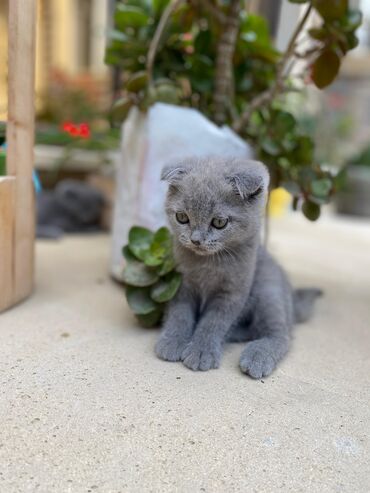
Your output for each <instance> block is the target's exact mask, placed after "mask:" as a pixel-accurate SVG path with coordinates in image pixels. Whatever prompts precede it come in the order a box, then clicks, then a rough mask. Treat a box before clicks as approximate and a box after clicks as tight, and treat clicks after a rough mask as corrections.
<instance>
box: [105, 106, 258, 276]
mask: <svg viewBox="0 0 370 493" xmlns="http://www.w3.org/2000/svg"><path fill="white" fill-rule="evenodd" d="M210 155H212V156H225V157H226V156H227V157H245V158H250V157H251V149H250V147H249V146H248V145H247V144H246V143H245V142H244V141H243V140H242V139H241V138H240V137H239V136H238V135H236V134H235V133H234V132H233V131H232V130H230V128H229V127H223V128H219V127H217V126H216V125H215V124H213V123H212V122H210V121H209V120H208V119H207V118H205V117H204V116H203V115H202V114H201V113H199V112H198V111H197V110H194V109H191V108H182V107H179V106H173V105H169V104H163V103H156V104H155V105H154V106H152V107H151V108H150V109H149V111H148V112H147V113H146V114H143V113H140V112H139V111H138V110H137V109H136V108H134V109H133V110H131V112H130V114H129V116H128V118H127V119H126V121H125V122H124V124H123V127H122V153H121V160H120V162H119V163H118V165H117V168H118V169H117V177H116V183H117V185H116V186H117V191H116V202H115V210H114V217H113V239H112V258H111V273H112V275H113V276H114V277H115V278H116V279H119V280H120V279H121V273H122V266H123V259H122V252H121V250H122V246H123V245H124V244H125V243H127V238H128V232H129V230H130V228H131V226H133V225H141V226H146V227H148V228H150V229H157V228H159V227H161V226H163V225H165V224H166V222H167V221H166V217H165V212H164V199H165V193H166V184H165V183H163V182H161V181H160V174H161V170H162V168H163V166H164V165H165V164H166V163H168V162H169V161H173V160H176V159H181V158H183V157H186V156H197V157H204V156H210Z"/></svg>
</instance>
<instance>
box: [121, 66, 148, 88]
mask: <svg viewBox="0 0 370 493" xmlns="http://www.w3.org/2000/svg"><path fill="white" fill-rule="evenodd" d="M147 83H148V74H147V72H146V71H145V70H140V71H139V72H136V73H135V74H132V75H131V77H130V78H129V79H128V81H127V82H126V84H125V88H126V89H127V90H128V91H130V92H139V91H141V90H142V89H145V87H146V85H147Z"/></svg>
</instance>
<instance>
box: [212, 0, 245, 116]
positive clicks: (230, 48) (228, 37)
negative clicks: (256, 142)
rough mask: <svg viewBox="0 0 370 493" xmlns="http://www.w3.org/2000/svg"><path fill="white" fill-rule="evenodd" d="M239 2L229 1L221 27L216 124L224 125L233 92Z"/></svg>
mask: <svg viewBox="0 0 370 493" xmlns="http://www.w3.org/2000/svg"><path fill="white" fill-rule="evenodd" d="M240 9H241V2H240V0H231V4H230V9H229V15H228V16H227V19H226V22H225V24H224V27H223V32H222V34H221V37H220V41H219V44H218V49H217V58H216V78H215V92H214V97H213V102H214V118H215V121H216V123H218V124H222V123H225V121H226V117H227V111H228V109H227V106H228V104H230V103H231V101H230V99H231V98H230V96H231V94H232V92H233V56H234V51H235V45H236V41H237V37H238V32H239V25H240V20H239V14H240Z"/></svg>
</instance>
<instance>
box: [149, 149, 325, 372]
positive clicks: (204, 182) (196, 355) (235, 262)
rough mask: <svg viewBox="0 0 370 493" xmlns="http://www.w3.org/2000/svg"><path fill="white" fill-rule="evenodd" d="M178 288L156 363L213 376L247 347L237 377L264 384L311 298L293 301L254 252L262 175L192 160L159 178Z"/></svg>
mask: <svg viewBox="0 0 370 493" xmlns="http://www.w3.org/2000/svg"><path fill="white" fill-rule="evenodd" d="M162 179H163V180H166V181H167V182H168V183H169V190H168V194H167V200H166V212H167V215H168V218H169V222H170V224H171V227H172V231H173V234H174V241H175V257H176V260H177V262H178V269H179V271H180V272H181V273H182V275H183V282H182V285H181V287H180V289H179V291H178V293H177V295H176V296H175V298H174V299H173V300H172V301H171V302H170V303H169V306H168V310H167V314H166V318H165V322H164V326H163V329H162V332H161V335H160V338H159V340H158V342H157V345H156V353H157V355H158V356H159V357H160V358H162V359H164V360H167V361H180V360H182V362H183V363H184V365H185V366H187V367H188V368H190V369H192V370H209V369H211V368H218V367H219V365H220V361H221V356H222V351H223V345H224V342H225V341H230V342H236V341H250V342H248V343H247V345H246V346H245V348H244V350H243V352H242V354H241V357H240V368H241V370H242V371H243V372H244V373H247V374H249V375H250V376H251V377H253V378H261V377H265V376H267V375H269V374H270V373H271V372H272V371H273V370H274V368H275V367H276V365H277V364H278V362H279V361H280V360H281V359H282V358H283V357H284V356H285V354H286V353H287V351H288V349H289V345H290V337H291V329H292V326H293V324H294V322H302V321H305V320H307V319H308V317H309V315H310V313H311V311H312V306H313V302H314V300H315V298H316V297H317V296H318V295H319V294H320V291H319V290H317V289H308V290H296V291H292V289H291V286H290V284H289V281H288V279H287V277H286V275H285V273H284V272H283V270H282V269H281V268H280V267H279V265H278V264H277V263H276V262H275V261H274V260H273V259H272V258H271V257H270V255H269V254H268V253H267V252H266V250H265V249H264V248H263V247H262V246H261V245H260V228H261V219H262V216H263V211H264V207H265V204H266V198H267V191H268V184H269V174H268V171H267V169H266V167H265V166H264V165H263V164H262V163H259V162H257V161H245V160H221V159H213V158H210V159H203V160H196V159H189V160H186V161H184V162H182V163H179V164H176V165H169V166H167V167H165V168H164V170H163V172H162Z"/></svg>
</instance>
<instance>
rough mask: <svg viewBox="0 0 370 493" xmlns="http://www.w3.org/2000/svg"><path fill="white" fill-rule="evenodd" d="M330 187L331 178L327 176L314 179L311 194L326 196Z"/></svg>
mask: <svg viewBox="0 0 370 493" xmlns="http://www.w3.org/2000/svg"><path fill="white" fill-rule="evenodd" d="M331 187H332V183H331V180H329V178H321V179H320V180H314V181H313V182H312V184H311V190H312V193H313V195H316V196H317V197H327V196H328V193H329V192H330V190H331Z"/></svg>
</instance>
